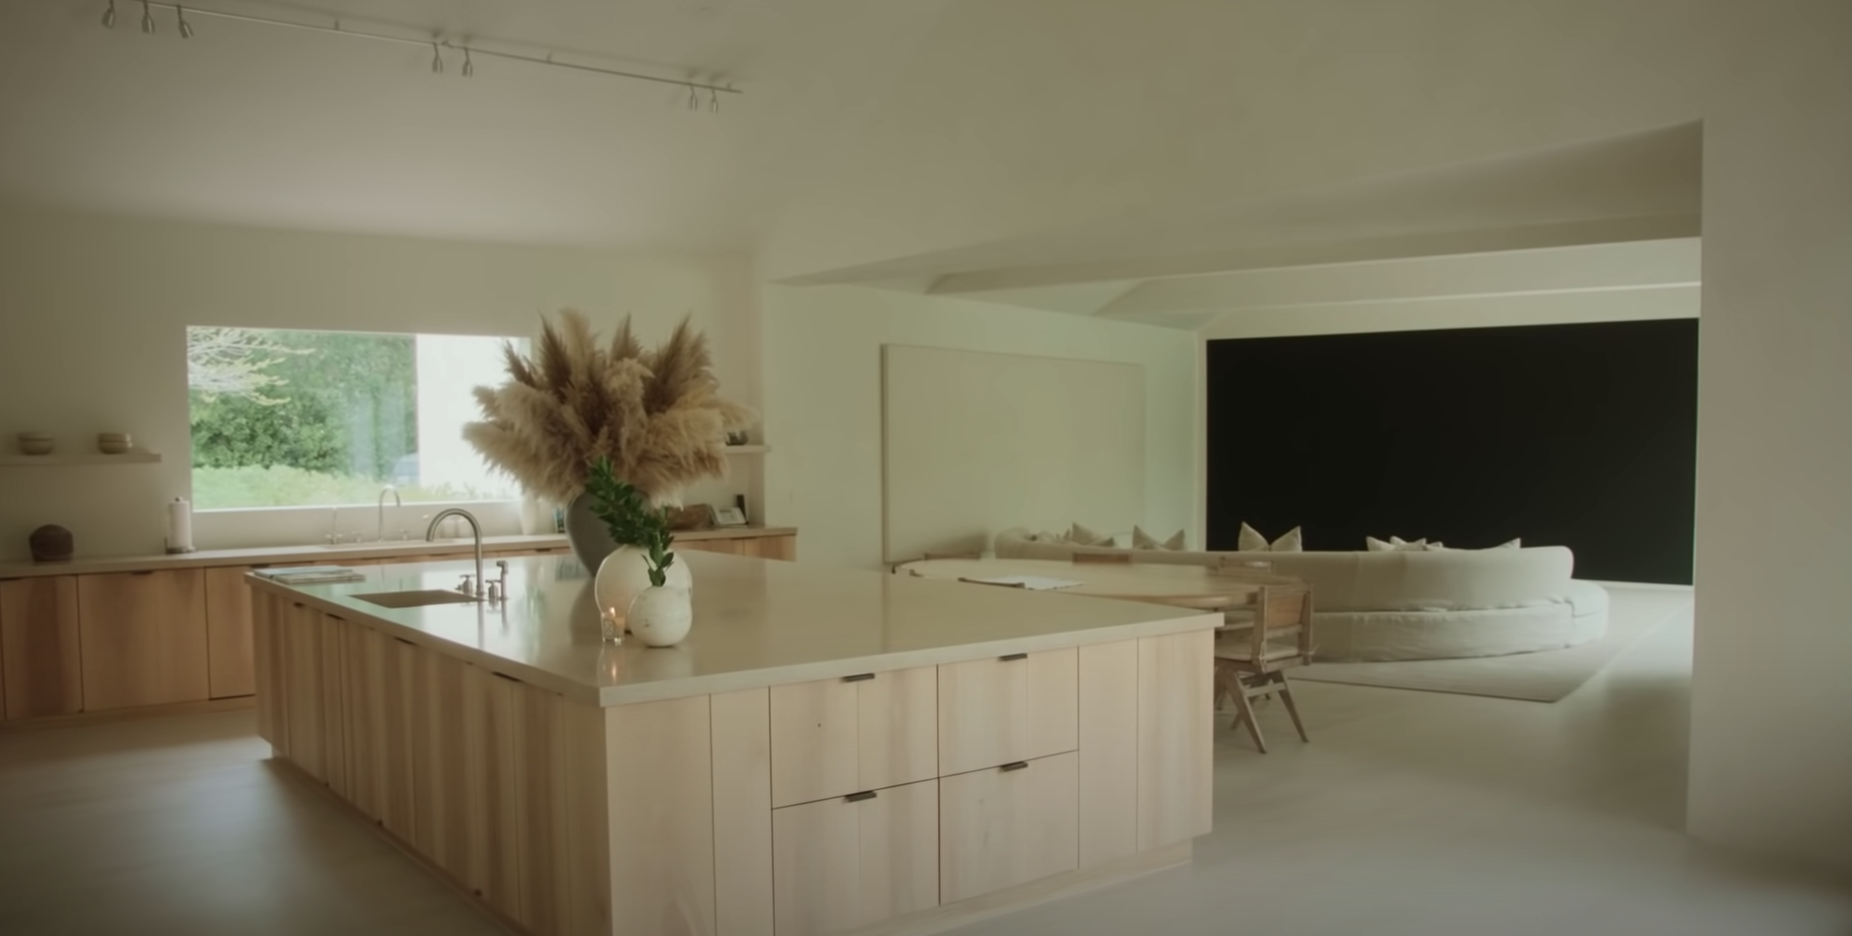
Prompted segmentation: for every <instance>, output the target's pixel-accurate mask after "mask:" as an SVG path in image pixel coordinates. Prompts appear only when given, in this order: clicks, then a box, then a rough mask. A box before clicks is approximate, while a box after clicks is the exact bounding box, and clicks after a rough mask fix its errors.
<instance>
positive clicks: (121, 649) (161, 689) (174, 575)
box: [77, 569, 211, 712]
mask: <svg viewBox="0 0 1852 936" xmlns="http://www.w3.org/2000/svg"><path fill="white" fill-rule="evenodd" d="M205 606H206V577H205V573H204V571H203V570H200V569H176V570H171V571H162V572H127V573H120V574H111V575H80V576H78V577H77V623H78V628H77V629H78V635H79V642H80V644H81V646H82V653H83V683H84V709H85V710H86V711H92V712H94V711H100V710H102V709H114V708H127V707H129V706H135V705H160V704H163V703H169V702H200V701H204V700H206V699H208V698H210V697H211V689H210V686H209V683H208V680H207V675H206V669H207V663H206V613H205V612H206V607H205Z"/></svg>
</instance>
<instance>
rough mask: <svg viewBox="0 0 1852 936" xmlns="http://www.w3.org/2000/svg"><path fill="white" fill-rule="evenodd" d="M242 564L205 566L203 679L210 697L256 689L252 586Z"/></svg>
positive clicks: (244, 694)
mask: <svg viewBox="0 0 1852 936" xmlns="http://www.w3.org/2000/svg"><path fill="white" fill-rule="evenodd" d="M249 571H250V569H249V568H247V567H245V566H224V567H220V568H213V569H207V570H205V575H206V680H207V686H208V689H209V691H210V692H211V694H212V698H215V699H229V698H232V697H234V696H248V695H251V694H252V693H254V692H256V691H257V681H256V676H255V673H254V666H255V664H254V662H253V659H254V657H253V650H252V645H253V640H254V638H253V637H252V634H251V588H250V586H248V585H246V584H245V583H244V575H245V573H246V572H249Z"/></svg>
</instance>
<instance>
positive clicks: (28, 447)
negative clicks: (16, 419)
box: [19, 432, 56, 455]
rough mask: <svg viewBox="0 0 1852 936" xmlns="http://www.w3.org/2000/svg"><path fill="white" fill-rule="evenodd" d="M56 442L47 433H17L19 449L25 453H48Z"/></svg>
mask: <svg viewBox="0 0 1852 936" xmlns="http://www.w3.org/2000/svg"><path fill="white" fill-rule="evenodd" d="M55 445H56V443H55V442H54V441H53V440H52V437H51V436H50V435H49V434H48V433H43V432H22V433H20V434H19V451H20V452H21V453H22V454H25V455H50V454H51V450H52V448H53V447H54V446H55Z"/></svg>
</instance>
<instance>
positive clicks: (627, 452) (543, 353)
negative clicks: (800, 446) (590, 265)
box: [463, 309, 757, 503]
mask: <svg viewBox="0 0 1852 936" xmlns="http://www.w3.org/2000/svg"><path fill="white" fill-rule="evenodd" d="M502 353H503V355H504V357H505V358H506V360H507V368H508V379H507V380H506V381H504V382H503V383H502V384H501V386H499V387H477V388H476V402H477V404H478V405H479V406H480V407H481V408H482V417H483V418H482V421H481V422H473V423H469V424H468V425H465V426H464V427H463V437H464V438H465V439H467V440H468V441H469V442H470V444H472V445H474V446H475V447H476V451H478V452H481V453H482V457H483V459H484V460H485V461H487V462H488V463H489V464H490V465H492V466H494V467H495V468H498V469H500V470H501V471H504V472H506V473H507V474H508V475H509V476H510V477H513V478H514V479H515V480H516V481H519V482H520V483H521V484H522V485H523V486H525V487H526V488H527V489H528V490H529V491H530V492H532V493H535V494H538V495H540V496H542V497H546V498H548V499H551V500H554V501H558V502H560V503H565V502H567V501H570V500H572V499H573V498H574V497H576V496H578V495H579V493H580V492H582V491H583V490H584V489H585V481H586V474H587V472H588V471H589V469H590V467H591V465H592V464H594V463H595V462H597V461H598V460H599V459H609V460H610V463H611V467H612V470H613V471H614V473H615V474H616V476H617V477H618V478H621V479H623V480H624V481H626V482H629V483H630V484H631V485H633V486H635V487H636V488H637V490H639V491H642V492H643V493H644V494H645V495H647V496H648V497H649V498H650V499H651V500H652V501H657V502H661V501H663V500H666V499H672V498H673V497H674V496H675V495H676V494H678V493H679V492H680V491H681V489H682V488H684V487H686V486H687V485H688V484H689V483H691V482H693V481H697V480H699V479H701V478H712V477H720V476H722V475H725V474H726V471H727V458H726V434H727V433H728V432H729V431H733V430H740V429H745V428H746V427H748V426H750V425H751V424H752V423H753V421H754V420H755V419H756V418H757V417H756V414H754V413H753V412H752V410H750V409H747V408H746V407H744V406H740V405H739V404H737V403H733V402H731V401H729V400H726V399H724V398H722V397H721V396H720V394H719V387H720V382H719V381H718V380H716V379H715V378H714V375H713V358H712V356H711V355H710V354H709V353H708V349H707V339H706V338H705V337H703V336H702V335H701V334H700V333H698V332H696V331H695V330H694V329H693V328H691V327H690V326H689V323H688V319H686V318H684V319H682V322H681V324H679V325H677V326H676V327H675V331H674V333H672V334H671V335H670V336H669V340H667V341H665V342H663V343H662V344H661V345H659V346H658V347H656V348H655V349H654V350H645V349H644V348H643V346H642V344H641V343H640V342H639V341H638V340H637V338H636V335H635V334H634V333H633V332H632V331H631V327H630V318H629V317H628V316H626V317H625V318H624V322H623V324H622V325H621V326H619V328H618V330H617V333H616V334H615V335H613V336H612V338H611V341H610V343H609V344H604V343H601V342H600V341H599V340H598V336H597V335H596V334H594V333H593V331H592V326H591V323H590V322H589V321H587V319H586V317H585V315H584V314H583V313H581V312H579V311H577V310H574V309H563V310H561V311H560V312H559V314H558V315H557V316H556V317H555V318H554V320H552V321H547V320H546V319H542V320H541V328H540V336H539V338H538V339H537V340H536V341H535V343H534V350H533V355H532V356H531V357H524V356H523V355H522V354H521V353H520V352H519V351H517V350H515V348H514V346H513V345H512V344H504V345H503V347H502Z"/></svg>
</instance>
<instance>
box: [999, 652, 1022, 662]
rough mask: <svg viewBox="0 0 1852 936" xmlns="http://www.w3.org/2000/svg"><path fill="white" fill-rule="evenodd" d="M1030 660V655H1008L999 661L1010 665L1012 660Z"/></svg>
mask: <svg viewBox="0 0 1852 936" xmlns="http://www.w3.org/2000/svg"><path fill="white" fill-rule="evenodd" d="M1028 658H1029V655H1028V654H1027V653H1006V654H1004V655H1002V656H1000V657H998V658H997V659H999V660H1002V661H1003V662H1005V663H1008V662H1010V661H1012V660H1027V659H1028Z"/></svg>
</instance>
